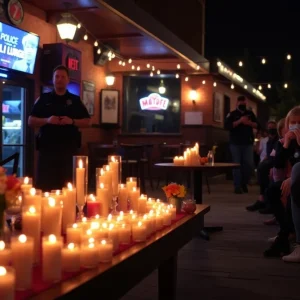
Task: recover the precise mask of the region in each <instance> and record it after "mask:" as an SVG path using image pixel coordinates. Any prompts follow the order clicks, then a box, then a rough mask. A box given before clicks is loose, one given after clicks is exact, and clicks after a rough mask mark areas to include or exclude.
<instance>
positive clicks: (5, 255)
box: [0, 241, 12, 299]
mask: <svg viewBox="0 0 300 300" xmlns="http://www.w3.org/2000/svg"><path fill="white" fill-rule="evenodd" d="M11 260H12V259H11V249H10V247H9V246H8V245H7V244H5V242H4V241H0V266H9V265H10V263H11ZM0 299H1V298H0Z"/></svg>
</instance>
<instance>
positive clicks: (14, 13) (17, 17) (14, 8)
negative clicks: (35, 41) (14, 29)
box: [7, 0, 24, 25]
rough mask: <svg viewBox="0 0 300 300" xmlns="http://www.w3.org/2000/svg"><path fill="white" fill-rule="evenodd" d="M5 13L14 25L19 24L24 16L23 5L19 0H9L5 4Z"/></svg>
mask: <svg viewBox="0 0 300 300" xmlns="http://www.w3.org/2000/svg"><path fill="white" fill-rule="evenodd" d="M7 14H8V18H9V20H10V21H11V22H12V23H13V24H14V25H19V24H21V23H22V21H23V18H24V10H23V6H22V4H21V3H20V1H19V0H9V1H8V4H7Z"/></svg>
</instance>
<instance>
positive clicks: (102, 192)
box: [97, 183, 110, 217]
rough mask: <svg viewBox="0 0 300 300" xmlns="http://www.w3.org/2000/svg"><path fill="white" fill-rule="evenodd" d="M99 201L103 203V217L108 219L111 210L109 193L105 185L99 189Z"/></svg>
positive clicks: (101, 185)
mask: <svg viewBox="0 0 300 300" xmlns="http://www.w3.org/2000/svg"><path fill="white" fill-rule="evenodd" d="M97 191H98V192H97V194H98V199H99V201H100V203H101V215H102V216H103V217H107V216H108V214H109V210H110V200H109V191H108V188H107V187H106V186H104V184H103V183H101V184H100V187H99V188H98V189H97Z"/></svg>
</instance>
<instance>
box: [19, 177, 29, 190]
mask: <svg viewBox="0 0 300 300" xmlns="http://www.w3.org/2000/svg"><path fill="white" fill-rule="evenodd" d="M31 188H32V178H29V177H25V178H24V179H23V182H22V183H21V191H22V192H23V193H27V192H28V191H29V190H30V189H31Z"/></svg>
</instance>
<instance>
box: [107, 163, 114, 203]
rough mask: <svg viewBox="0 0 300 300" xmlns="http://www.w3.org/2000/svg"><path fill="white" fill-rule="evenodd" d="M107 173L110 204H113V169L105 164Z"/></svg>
mask: <svg viewBox="0 0 300 300" xmlns="http://www.w3.org/2000/svg"><path fill="white" fill-rule="evenodd" d="M105 174H106V180H107V185H106V187H107V189H108V199H109V206H111V202H112V198H113V187H112V176H113V174H112V171H111V169H110V166H105Z"/></svg>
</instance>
